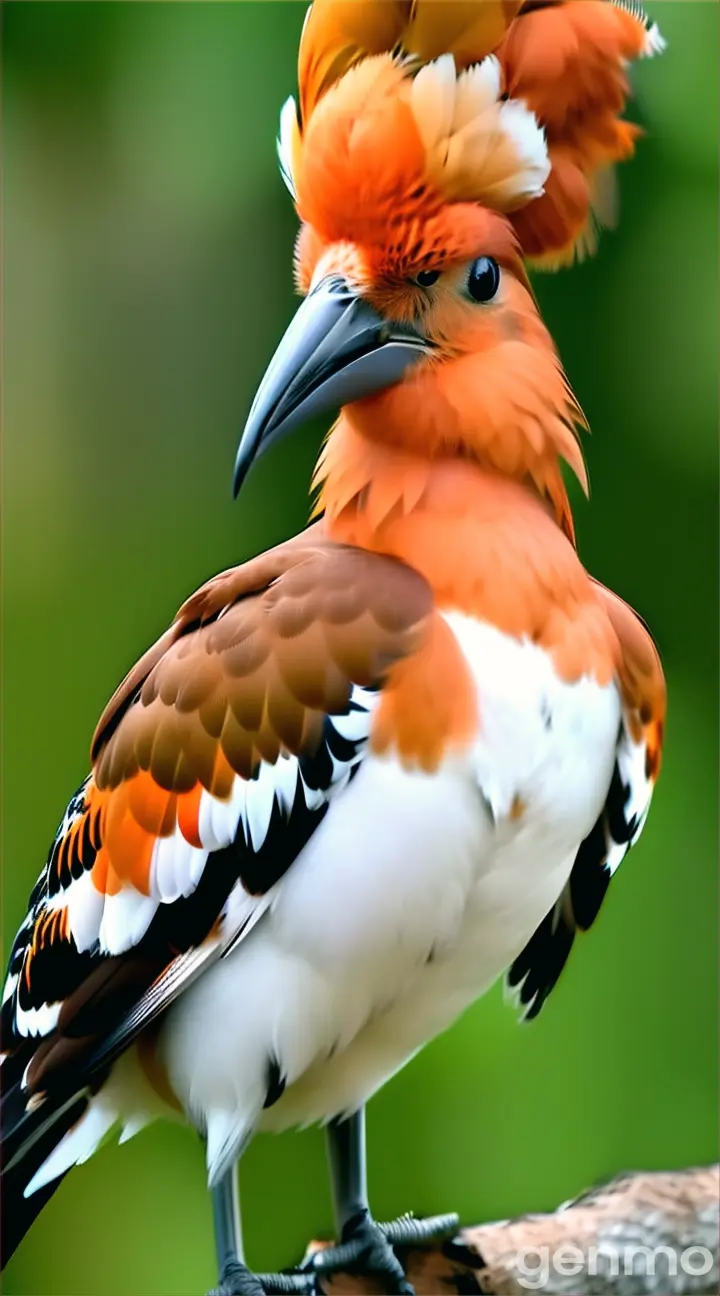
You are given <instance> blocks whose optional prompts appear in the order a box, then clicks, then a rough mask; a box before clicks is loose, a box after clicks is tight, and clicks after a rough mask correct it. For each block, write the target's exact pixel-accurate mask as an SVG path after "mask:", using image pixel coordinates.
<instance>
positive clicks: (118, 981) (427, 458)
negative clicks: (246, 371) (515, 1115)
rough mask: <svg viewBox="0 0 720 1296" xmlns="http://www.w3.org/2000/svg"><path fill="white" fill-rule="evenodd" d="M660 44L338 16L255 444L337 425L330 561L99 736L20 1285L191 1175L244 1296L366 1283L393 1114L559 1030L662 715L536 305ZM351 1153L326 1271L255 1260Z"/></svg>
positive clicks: (24, 1011)
mask: <svg viewBox="0 0 720 1296" xmlns="http://www.w3.org/2000/svg"><path fill="white" fill-rule="evenodd" d="M662 48H663V40H662V37H661V36H660V33H659V31H658V29H657V26H656V24H655V23H653V22H651V21H650V20H649V19H647V18H646V17H645V15H644V14H643V12H642V11H641V10H640V8H639V7H637V6H636V5H634V4H633V5H625V4H623V3H619V2H615V0H524V2H523V0H353V2H352V3H345V2H343V0H314V2H313V3H312V5H311V6H310V8H309V10H308V13H307V16H306V20H305V25H304V28H303V32H302V36H301V40H300V46H299V55H298V86H299V91H298V98H297V102H295V100H294V99H289V100H288V101H287V103H286V104H285V106H284V108H283V109H282V112H281V117H280V131H279V138H278V153H279V160H280V169H281V172H282V176H283V178H284V180H285V182H286V184H287V186H288V188H289V189H290V192H291V195H292V199H293V201H294V204H295V207H296V210H297V214H298V218H299V233H298V237H297V242H296V245H295V252H294V265H295V279H296V284H297V288H298V291H299V293H300V294H301V296H302V301H301V303H300V305H299V307H298V310H297V313H296V315H295V317H294V319H293V321H292V322H291V323H290V325H289V327H288V330H287V332H286V333H285V335H284V337H283V338H282V340H281V341H280V344H279V346H278V349H277V351H276V353H275V355H274V357H273V359H272V360H271V362H270V364H269V366H268V368H267V370H266V372H265V375H264V377H263V378H262V379H261V381H260V382H259V385H258V387H257V393H256V396H255V399H254V401H253V404H252V407H251V409H250V412H249V415H248V417H247V421H246V424H245V427H244V430H243V433H242V436H241V439H240V442H239V448H238V452H237V458H236V463H235V475H234V488H235V492H236V493H237V492H238V491H239V490H240V488H241V486H242V484H243V482H244V481H245V479H246V477H247V474H248V473H249V471H250V469H251V468H252V466H253V464H254V463H255V462H256V461H257V459H258V458H259V456H260V455H261V454H264V453H265V452H266V451H267V450H268V448H269V447H271V446H272V445H273V444H274V443H276V442H277V441H278V440H279V439H281V438H283V437H285V436H287V435H289V434H290V433H292V432H293V430H294V429H296V428H298V427H299V426H300V425H301V424H304V423H305V422H307V420H308V419H310V418H314V417H320V416H328V415H332V416H334V417H335V421H334V423H333V424H332V426H331V429H330V431H329V433H328V435H327V437H326V439H325V441H324V444H323V446H322V449H321V451H320V455H319V458H318V462H317V467H316V470H315V474H314V478H313V484H312V490H313V492H314V496H315V506H314V510H313V513H312V515H311V519H310V521H309V523H308V526H307V527H306V529H305V530H303V531H302V532H300V533H299V534H298V535H296V536H294V537H292V538H291V539H289V540H287V541H285V542H283V543H281V544H279V545H278V546H277V547H275V548H273V549H271V550H269V551H268V552H266V553H262V554H259V555H257V556H256V557H254V558H252V559H251V560H250V561H248V562H245V563H243V564H242V565H240V566H238V567H236V568H233V569H230V570H228V571H225V572H222V573H221V574H220V575H217V576H215V577H213V578H212V579H210V580H209V581H208V583H207V584H205V585H204V586H202V588H200V589H199V590H198V591H197V592H196V593H194V594H192V595H191V596H190V597H189V598H188V599H187V601H186V602H185V603H184V604H183V606H182V607H181V609H180V611H179V612H178V614H177V617H176V618H175V620H174V621H173V623H172V624H171V626H170V627H169V629H168V630H167V631H166V632H165V633H164V634H163V635H162V637H161V638H160V639H159V640H158V642H157V643H155V645H154V646H152V647H151V648H150V649H149V650H148V651H147V652H146V653H145V654H144V656H142V657H141V658H140V659H139V661H138V662H137V664H136V665H135V667H134V668H133V669H132V670H131V671H130V673H129V675H128V676H127V678H126V679H125V680H124V682H123V683H122V684H121V685H120V687H119V689H118V690H117V691H116V693H115V694H114V696H113V697H112V699H111V701H110V702H109V704H108V706H107V707H106V709H105V711H104V713H103V715H102V716H101V718H100V721H99V723H98V726H97V729H96V731H95V735H94V738H93V741H92V748H91V772H90V774H89V775H88V777H87V778H86V779H85V781H84V782H83V783H82V785H81V786H80V788H79V789H78V791H77V792H76V793H75V795H74V796H73V797H72V799H71V800H70V802H69V804H68V806H67V809H66V811H65V813H64V815H63V818H62V822H61V824H60V826H59V828H58V830H57V834H56V836H55V838H54V841H53V844H52V847H51V849H50V852H49V855H48V859H47V862H46V864H45V866H44V868H43V870H42V872H41V873H40V876H39V878H38V881H37V883H36V885H35V887H34V889H33V891H32V894H31V896H30V899H29V905H28V910H27V915H26V917H25V919H24V921H23V922H22V925H21V926H20V929H19V931H18V933H17V937H16V939H15V942H14V945H13V947H12V951H11V954H10V959H9V966H8V972H7V978H6V982H5V988H4V994H3V1003H2V1016H1V1019H0V1020H1V1025H2V1049H3V1053H2V1066H1V1067H0V1076H1V1077H2V1093H3V1099H2V1133H3V1168H2V1179H3V1183H2V1189H3V1191H2V1199H3V1212H4V1216H3V1245H4V1260H7V1258H8V1257H9V1255H10V1254H12V1252H13V1250H14V1249H15V1247H16V1246H17V1245H18V1244H19V1242H20V1241H21V1239H22V1237H23V1236H24V1235H25V1233H26V1232H27V1230H28V1229H29V1228H30V1227H31V1225H32V1223H33V1221H34V1219H35V1218H36V1216H37V1214H38V1212H39V1211H40V1210H41V1209H42V1207H43V1206H44V1205H45V1203H46V1202H47V1201H48V1199H49V1197H50V1196H51V1195H52V1193H53V1192H54V1191H55V1189H56V1188H57V1187H58V1185H59V1184H60V1182H61V1181H62V1179H63V1177H64V1175H65V1174H67V1173H68V1172H69V1171H70V1170H71V1169H72V1168H73V1167H75V1166H77V1165H80V1164H82V1163H83V1162H85V1161H86V1160H87V1159H88V1158H89V1157H90V1156H91V1155H92V1153H93V1152H94V1150H95V1149H96V1148H97V1147H98V1145H99V1144H100V1143H101V1141H105V1140H106V1138H107V1137H108V1136H109V1135H111V1134H117V1135H118V1136H119V1138H120V1141H124V1140H126V1139H128V1138H130V1137H131V1136H133V1135H135V1134H136V1133H138V1132H139V1131H140V1130H141V1129H142V1128H143V1127H144V1126H146V1125H147V1124H148V1123H150V1122H151V1121H153V1120H155V1119H163V1118H168V1119H176V1120H184V1121H186V1122H188V1123H189V1124H190V1125H191V1126H192V1127H193V1128H194V1129H195V1130H196V1131H198V1133H199V1134H200V1135H201V1137H202V1138H203V1139H204V1142H205V1147H206V1155H207V1173H208V1184H209V1189H210V1191H211V1194H212V1201H213V1218H214V1230H215V1244H216V1252H217V1267H218V1273H217V1286H216V1288H215V1291H216V1292H217V1293H218V1294H219V1296H262V1293H263V1292H266V1293H272V1292H282V1291H307V1292H309V1291H314V1290H317V1289H318V1287H317V1284H318V1283H319V1281H320V1279H321V1278H322V1277H323V1276H325V1275H328V1274H332V1273H333V1272H337V1271H338V1270H340V1269H346V1268H348V1267H350V1268H351V1269H354V1270H355V1271H356V1272H359V1273H369V1274H372V1275H373V1276H374V1277H375V1278H376V1279H377V1280H378V1281H380V1282H381V1284H382V1285H383V1290H385V1291H388V1292H404V1293H410V1292H411V1291H412V1288H411V1286H410V1284H409V1282H408V1280H407V1277H406V1274H405V1272H404V1269H403V1266H402V1264H401V1262H400V1259H399V1258H398V1255H397V1254H396V1252H395V1250H394V1247H395V1246H397V1245H398V1244H400V1243H407V1242H408V1241H412V1240H417V1239H420V1240H423V1239H427V1238H429V1237H431V1236H434V1235H436V1234H440V1233H443V1231H445V1232H449V1231H452V1229H453V1228H454V1227H455V1224H456V1220H457V1217H456V1216H453V1215H452V1214H447V1215H444V1216H437V1217H434V1218H433V1219H432V1220H427V1221H424V1220H416V1219H414V1218H413V1217H410V1216H407V1217H403V1218H402V1219H401V1220H399V1221H397V1222H395V1223H394V1224H392V1225H388V1226H385V1225H383V1226H381V1225H380V1224H378V1222H377V1221H376V1220H375V1217H374V1216H373V1213H372V1210H371V1205H370V1202H369V1200H368V1193H367V1186H366V1152H365V1126H364V1112H365V1106H366V1103H367V1102H368V1101H369V1099H370V1098H371V1096H372V1095H373V1094H374V1093H375V1092H376V1091H377V1090H378V1089H379V1088H380V1087H381V1086H382V1085H383V1084H384V1083H385V1082H386V1081H387V1080H388V1079H389V1077H390V1076H392V1075H393V1074H394V1073H396V1072H397V1071H398V1070H399V1069H400V1068H401V1067H402V1066H404V1065H405V1064H406V1063H407V1062H408V1061H409V1060H410V1059H411V1058H412V1057H413V1055H414V1054H415V1053H417V1051H418V1050H419V1049H420V1048H422V1046H423V1045H424V1044H425V1043H426V1042H427V1041H428V1040H429V1039H431V1038H433V1037H434V1036H436V1035H437V1034H438V1033H440V1032H441V1031H444V1030H445V1029H447V1028H448V1027H449V1026H450V1025H451V1024H452V1022H453V1021H455V1019H456V1018H457V1017H458V1016H459V1015H460V1014H461V1013H462V1012H463V1011H464V1010H465V1009H466V1008H467V1007H468V1005H470V1004H471V1003H472V1002H473V1001H475V1000H476V999H477V998H478V997H479V996H480V995H482V994H483V993H484V992H485V991H486V990H487V989H488V988H489V987H490V986H491V985H493V984H494V983H496V982H497V981H498V979H499V978H501V977H504V978H505V983H506V986H507V988H508V992H509V993H510V995H511V997H512V998H513V999H514V1001H515V1002H516V1004H517V1005H518V1006H519V1009H520V1011H521V1012H522V1014H523V1015H524V1017H525V1018H527V1019H533V1018H535V1017H537V1015H538V1014H539V1013H540V1011H541V1009H542V1007H543V1005H544V1003H545V1002H546V1000H547V998H548V996H549V995H550V994H551V992H552V990H553V988H554V987H555V985H556V983H557V982H558V979H559V977H560V975H561V973H562V971H563V969H564V967H565V965H566V963H567V961H568V958H569V956H570V952H571V949H572V948H573V946H574V944H575V939H576V936H577V935H578V934H579V933H582V932H585V931H586V930H588V929H589V928H590V927H591V926H592V924H593V922H594V921H595V919H596V917H597V915H598V912H599V910H600V908H601V905H602V903H603V900H604V898H605V895H606V893H607V891H608V887H609V884H610V882H611V880H612V877H613V876H614V874H615V872H616V871H617V868H618V866H619V864H620V863H621V861H622V860H623V858H624V856H625V855H626V853H627V852H628V850H629V849H630V847H631V846H632V845H633V844H634V842H635V841H636V840H637V838H638V836H639V834H640V831H641V829H642V827H643V824H644V822H645V819H646V816H647V813H648V809H649V805H650V800H651V796H652V793H653V789H654V785H655V782H656V780H657V776H658V774H659V770H660V763H661V753H662V742H663V728H664V721H665V710H666V689H665V683H664V678H663V671H662V666H661V663H660V658H659V655H658V650H657V648H656V646H655V644H654V642H653V639H652V637H651V635H650V632H649V630H648V629H647V627H646V626H645V624H644V622H643V621H642V620H641V619H640V617H639V616H638V615H637V614H636V613H635V612H634V611H633V610H632V609H631V608H630V607H629V606H628V605H627V604H626V603H625V602H624V601H623V600H622V599H621V598H620V597H619V596H618V595H616V594H614V593H613V592H611V591H610V590H608V589H606V588H605V587H604V586H603V585H601V584H600V583H599V582H598V581H596V580H595V579H593V577H592V576H591V575H590V574H589V573H588V572H587V571H586V569H585V567H584V566H583V564H582V562H581V559H580V556H579V554H578V550H577V545H576V539H575V532H574V526H573V518H572V512H571V507H570V502H569V497H568V493H567V490H566V486H565V480H564V477H563V470H564V467H565V466H567V467H569V469H570V470H571V471H572V472H573V473H574V474H575V475H576V476H577V478H578V479H579V480H580V482H581V484H582V485H583V486H586V471H585V466H584V459H583V454H582V449H581V437H582V434H583V432H584V431H585V429H586V422H585V419H584V416H583V413H582V410H581V407H580V405H579V403H578V401H577V399H576V397H575V395H574V394H573V392H572V389H571V386H570V382H569V379H568V377H567V376H566V374H565V371H564V369H563V367H562V364H561V361H560V358H559V356H558V352H557V350H556V348H555V345H554V344H553V341H552V339H551V337H550V334H549V332H548V330H547V328H546V326H545V324H544V323H543V321H542V318H541V315H540V311H539V307H538V303H537V300H536V297H535V294H534V290H533V287H532V283H531V279H530V272H532V271H534V270H537V271H542V270H547V271H552V270H557V269H560V268H563V267H571V266H572V264H573V263H574V262H576V261H578V260H581V259H582V258H583V257H585V256H588V255H591V254H594V253H595V251H596V249H597V244H598V238H599V235H600V231H601V229H602V228H603V226H612V225H613V224H614V223H615V219H616V212H617V198H616V181H615V167H616V164H618V163H620V162H623V161H625V160H627V159H629V158H630V157H631V156H632V154H633V152H634V149H635V145H636V142H637V139H638V137H639V135H640V131H639V128H638V127H636V126H634V125H633V124H631V123H629V122H628V121H626V120H625V119H624V117H623V115H622V114H623V113H624V111H625V107H626V103H627V99H628V96H629V92H630V91H629V82H628V67H629V65H630V63H631V62H633V61H634V60H636V59H639V58H642V57H647V56H650V55H653V54H656V53H659V52H660V51H661V50H662ZM312 1123H320V1124H322V1125H323V1126H325V1128H326V1131H327V1140H328V1150H329V1164H330V1173H331V1180H332V1189H333V1201H334V1206H335V1215H336V1225H337V1236H338V1239H339V1241H338V1244H337V1245H335V1246H330V1247H329V1248H327V1249H326V1250H324V1251H320V1252H313V1253H309V1254H308V1256H306V1258H305V1260H304V1261H303V1262H302V1263H301V1264H300V1265H298V1266H296V1268H295V1269H294V1270H293V1271H292V1272H290V1271H288V1272H285V1273H283V1274H277V1275H272V1274H270V1275H258V1274H255V1273H254V1272H253V1271H252V1270H251V1269H250V1267H249V1266H248V1265H247V1263H246V1261H245V1257H244V1251H243V1242H242V1231H241V1225H240V1213H239V1201H238V1191H237V1180H236V1167H237V1163H238V1161H239V1159H240V1157H241V1156H242V1153H243V1151H244V1149H245V1148H246V1147H247V1145H248V1143H249V1142H250V1141H251V1139H252V1137H253V1135H254V1134H255V1133H256V1132H257V1131H258V1130H264V1129H270V1130H284V1129H287V1128H291V1127H296V1126H304V1125H308V1124H312Z"/></svg>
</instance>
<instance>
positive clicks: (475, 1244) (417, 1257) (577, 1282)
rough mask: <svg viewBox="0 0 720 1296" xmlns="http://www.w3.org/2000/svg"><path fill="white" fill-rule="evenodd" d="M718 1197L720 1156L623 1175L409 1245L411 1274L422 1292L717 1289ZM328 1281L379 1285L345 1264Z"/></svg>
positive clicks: (422, 1295) (575, 1294)
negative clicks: (704, 1163)
mask: <svg viewBox="0 0 720 1296" xmlns="http://www.w3.org/2000/svg"><path fill="white" fill-rule="evenodd" d="M719 1199H720V1175H719V1173H718V1167H717V1166H713V1167H708V1168H703V1169H694V1170H683V1171H670V1172H668V1173H664V1174H656V1173H641V1174H627V1175H622V1176H620V1177H619V1178H617V1179H614V1180H612V1182H611V1183H609V1184H607V1185H605V1186H604V1187H602V1188H598V1189H594V1190H593V1191H592V1192H590V1193H587V1194H585V1196H583V1197H580V1198H578V1199H577V1200H576V1201H573V1202H569V1203H565V1204H564V1205H563V1206H560V1207H558V1209H557V1210H556V1211H555V1213H554V1214H552V1215H524V1216H521V1217H520V1218H519V1219H516V1220H503V1221H501V1222H500V1223H496V1224H481V1225H478V1226H477V1227H474V1228H466V1229H463V1230H462V1232H461V1233H460V1234H459V1236H458V1238H456V1239H454V1240H453V1241H452V1242H449V1243H448V1242H446V1243H439V1244H438V1245H437V1246H436V1247H432V1248H428V1249H425V1250H416V1251H415V1250H414V1251H410V1252H409V1253H408V1255H407V1260H406V1263H407V1272H408V1278H409V1279H410V1281H411V1282H412V1284H413V1286H414V1288H415V1291H416V1293H417V1296H439V1294H440V1293H452V1292H458V1293H461V1294H464V1296H470V1294H471V1293H479V1292H486V1293H495V1296H520V1294H521V1293H524V1292H528V1291H539V1292H542V1293H543V1296H643V1294H644V1293H653V1296H690V1294H691V1293H692V1296H717V1292H718V1200H719ZM403 1260H405V1257H403ZM326 1290H327V1291H328V1292H330V1293H332V1296H341V1294H344V1293H348V1294H349V1293H361V1292H372V1291H379V1290H380V1289H379V1288H377V1287H374V1286H373V1285H372V1284H371V1283H370V1282H369V1281H368V1280H365V1279H360V1278H358V1277H352V1276H350V1275H345V1274H342V1275H339V1276H338V1277H337V1278H336V1279H334V1280H333V1282H332V1283H328V1284H327V1287H326Z"/></svg>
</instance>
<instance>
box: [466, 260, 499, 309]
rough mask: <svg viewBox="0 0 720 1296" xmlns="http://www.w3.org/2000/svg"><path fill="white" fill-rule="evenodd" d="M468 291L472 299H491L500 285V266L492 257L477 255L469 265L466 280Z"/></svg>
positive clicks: (479, 300)
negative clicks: (475, 259)
mask: <svg viewBox="0 0 720 1296" xmlns="http://www.w3.org/2000/svg"><path fill="white" fill-rule="evenodd" d="M467 287H468V292H469V293H470V296H471V297H472V299H473V301H476V302H489V301H492V299H493V297H494V296H495V294H496V292H497V290H498V288H499V287H500V266H499V265H498V263H497V261H493V258H492V257H485V256H482V257H478V259H477V261H473V263H472V265H471V266H470V274H469V275H468V281H467Z"/></svg>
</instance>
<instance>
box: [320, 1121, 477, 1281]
mask: <svg viewBox="0 0 720 1296" xmlns="http://www.w3.org/2000/svg"><path fill="white" fill-rule="evenodd" d="M327 1143H328V1158H329V1161H330V1175H331V1179H332V1190H333V1200H334V1205H335V1219H336V1224H337V1230H338V1235H339V1237H340V1242H339V1244H338V1245H337V1246H333V1247H328V1248H327V1249H325V1250H319V1251H314V1252H313V1253H312V1254H311V1255H309V1256H307V1257H306V1258H305V1260H304V1261H303V1264H302V1265H301V1269H302V1270H304V1271H305V1272H313V1273H315V1274H317V1276H318V1277H322V1276H323V1275H324V1274H328V1275H330V1274H333V1273H340V1272H343V1271H344V1272H352V1273H362V1274H365V1275H368V1276H370V1275H372V1276H373V1277H376V1278H380V1279H382V1281H383V1291H386V1292H388V1293H405V1296H413V1289H412V1287H411V1285H410V1283H409V1282H408V1281H407V1278H406V1276H405V1270H404V1268H403V1265H402V1264H401V1262H400V1260H399V1259H398V1257H397V1255H396V1254H395V1251H394V1247H408V1246H418V1245H421V1244H422V1243H424V1242H429V1241H430V1240H431V1239H433V1238H440V1237H446V1236H451V1235H454V1234H455V1232H456V1231H457V1227H458V1224H459V1218H458V1216H457V1215H436V1216H434V1217H433V1218H432V1219H426V1220H418V1219H415V1218H414V1217H413V1216H412V1215H403V1216H402V1217H401V1218H400V1219H397V1220H393V1221H392V1223H389V1224H378V1223H376V1222H375V1220H374V1219H373V1217H372V1215H371V1213H370V1207H369V1204H368V1196H367V1173H366V1154H365V1110H364V1108H361V1109H360V1111H359V1112H357V1113H356V1114H355V1115H353V1116H350V1117H349V1118H348V1119H347V1120H342V1121H331V1122H330V1124H329V1125H328V1127H327Z"/></svg>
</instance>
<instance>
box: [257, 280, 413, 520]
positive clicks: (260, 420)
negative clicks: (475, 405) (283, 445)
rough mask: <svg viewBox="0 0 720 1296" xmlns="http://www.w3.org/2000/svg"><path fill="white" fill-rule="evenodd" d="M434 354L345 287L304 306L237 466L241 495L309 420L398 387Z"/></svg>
mask: <svg viewBox="0 0 720 1296" xmlns="http://www.w3.org/2000/svg"><path fill="white" fill-rule="evenodd" d="M430 349H431V346H430V343H428V342H427V341H426V340H425V339H424V338H421V337H420V335H419V334H418V333H415V332H413V331H412V330H411V329H406V328H405V327H404V326H401V325H398V324H390V323H388V321H387V320H384V319H383V318H382V316H380V315H378V313H377V311H375V310H373V308H372V306H369V305H368V304H367V302H365V301H363V299H362V298H361V297H359V296H357V294H356V293H354V292H353V291H352V290H351V289H350V288H349V287H348V285H347V284H346V283H345V282H344V281H343V280H341V279H336V278H329V279H323V280H322V281H321V282H320V283H319V284H318V285H317V287H316V288H314V289H313V291H312V292H311V293H310V294H309V295H308V296H307V297H306V298H305V300H304V302H303V303H302V305H301V306H300V308H299V310H298V311H297V313H296V315H295V318H294V319H293V321H292V323H291V324H290V327H289V328H288V330H287V332H286V334H285V336H284V338H283V339H282V341H281V343H280V345H279V347H278V349H277V351H276V352H275V355H274V356H273V358H272V360H271V361H270V364H269V366H268V369H267V371H266V373H265V377H264V378H263V380H262V382H261V383H260V386H259V388H258V390H257V394H256V396H255V399H254V401H253V403H252V408H251V410H250V413H249V415H248V420H247V423H246V424H245V430H244V432H243V434H242V437H241V439H240V445H239V446H238V452H237V456H236V459H235V476H234V483H233V493H234V494H235V495H237V494H238V491H239V490H240V487H241V486H242V484H243V482H244V480H245V478H246V476H247V474H248V472H249V470H250V467H251V466H252V464H253V463H254V461H255V460H256V459H257V458H258V457H259V456H260V455H261V454H262V453H263V451H264V450H267V448H268V446H270V445H272V444H273V443H274V442H275V441H279V440H280V438H281V437H283V436H285V434H286V433H287V432H292V431H293V430H294V429H295V428H297V427H299V426H300V425H301V424H302V423H306V422H307V421H308V419H311V418H315V416H316V415H318V414H326V413H327V412H328V411H330V410H337V409H340V407H341V406H342V405H348V404H350V402H351V401H356V400H359V399H360V398H361V397H362V396H370V395H372V393H373V392H378V391H382V390H383V388H385V387H392V386H393V385H394V383H396V382H398V381H399V379H400V378H402V376H403V374H404V372H405V370H406V369H407V368H408V366H409V365H412V364H414V363H415V362H416V361H417V360H419V359H420V358H421V357H422V356H423V355H427V354H428V352H429V351H430Z"/></svg>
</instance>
